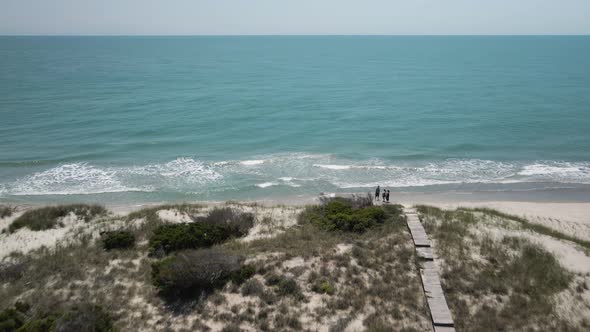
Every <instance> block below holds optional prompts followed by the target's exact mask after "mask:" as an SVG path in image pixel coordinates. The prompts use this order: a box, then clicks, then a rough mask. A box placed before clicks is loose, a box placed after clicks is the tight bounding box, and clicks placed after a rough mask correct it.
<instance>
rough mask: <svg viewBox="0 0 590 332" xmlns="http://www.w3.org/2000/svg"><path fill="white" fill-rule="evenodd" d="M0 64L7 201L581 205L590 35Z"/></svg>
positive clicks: (88, 49) (253, 46)
mask: <svg viewBox="0 0 590 332" xmlns="http://www.w3.org/2000/svg"><path fill="white" fill-rule="evenodd" d="M0 57H1V58H2V59H3V60H2V62H0V76H1V77H2V80H0V117H1V121H0V201H4V202H17V203H23V202H24V203H27V202H54V201H56V202H62V201H64V202H67V201H106V202H109V201H110V202H126V201H137V202H141V201H146V202H151V201H153V202H159V201H180V200H225V199H240V200H248V199H253V200H255V199H277V198H280V197H308V196H310V195H315V194H317V193H319V192H362V191H369V190H371V189H372V188H373V187H374V186H376V185H377V184H379V185H382V186H386V187H388V188H392V189H394V190H396V191H398V192H400V191H403V192H408V193H421V192H425V193H445V192H449V193H458V192H459V193H460V192H476V193H484V195H492V196H494V199H496V198H495V195H499V194H495V193H502V194H503V195H508V196H510V195H516V196H518V195H525V194H522V193H533V194H534V195H537V194H538V193H540V192H542V193H543V194H542V195H541V196H543V195H544V196H543V197H545V196H547V197H551V195H552V194H555V193H559V194H557V195H555V197H557V198H561V197H562V195H566V196H567V197H571V199H572V200H584V199H583V197H584V196H586V195H587V194H589V193H590V149H588V146H590V134H588V128H590V37H297V36H293V37H0ZM564 193H565V194H564ZM533 194H531V195H533Z"/></svg>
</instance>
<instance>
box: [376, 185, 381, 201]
mask: <svg viewBox="0 0 590 332" xmlns="http://www.w3.org/2000/svg"><path fill="white" fill-rule="evenodd" d="M380 192H381V188H380V187H379V186H377V189H375V200H376V201H378V200H379V193H380Z"/></svg>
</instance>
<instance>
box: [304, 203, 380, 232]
mask: <svg viewBox="0 0 590 332" xmlns="http://www.w3.org/2000/svg"><path fill="white" fill-rule="evenodd" d="M390 214H391V212H390ZM387 217H388V214H387V213H386V211H385V210H384V209H383V208H381V207H376V206H364V207H359V208H355V207H354V205H353V201H351V200H349V199H332V200H329V201H326V202H325V204H324V205H320V206H314V207H309V208H307V209H306V210H305V211H304V212H303V214H302V215H301V216H300V221H301V222H310V223H312V224H315V225H316V226H318V227H319V228H321V229H323V230H326V231H345V232H358V233H362V232H364V231H366V230H367V229H369V228H371V227H374V226H376V225H378V224H382V223H383V222H384V221H385V220H386V219H387Z"/></svg>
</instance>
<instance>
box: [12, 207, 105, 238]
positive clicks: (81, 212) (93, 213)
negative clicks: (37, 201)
mask: <svg viewBox="0 0 590 332" xmlns="http://www.w3.org/2000/svg"><path fill="white" fill-rule="evenodd" d="M70 213H72V214H74V215H75V216H76V217H77V218H80V219H82V220H84V221H85V222H89V221H90V220H91V219H92V218H95V217H97V216H102V215H106V214H107V210H106V209H105V208H104V207H103V206H100V205H86V204H71V205H59V206H47V207H43V208H38V209H33V210H29V211H27V212H25V213H23V214H22V215H21V216H20V217H18V218H16V220H14V221H13V222H12V224H10V226H9V227H8V230H9V232H11V233H12V232H15V231H17V230H18V229H20V228H23V227H27V228H29V229H30V230H33V231H42V230H46V229H51V228H54V227H55V226H57V225H58V223H59V221H60V218H64V217H66V216H68V215H69V214H70Z"/></svg>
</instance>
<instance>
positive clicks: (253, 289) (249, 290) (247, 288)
mask: <svg viewBox="0 0 590 332" xmlns="http://www.w3.org/2000/svg"><path fill="white" fill-rule="evenodd" d="M241 293H242V295H244V296H262V295H263V294H264V286H263V285H262V283H261V282H260V281H258V280H256V279H250V280H248V281H246V282H245V283H244V285H242V289H241Z"/></svg>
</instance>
